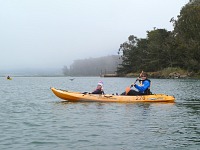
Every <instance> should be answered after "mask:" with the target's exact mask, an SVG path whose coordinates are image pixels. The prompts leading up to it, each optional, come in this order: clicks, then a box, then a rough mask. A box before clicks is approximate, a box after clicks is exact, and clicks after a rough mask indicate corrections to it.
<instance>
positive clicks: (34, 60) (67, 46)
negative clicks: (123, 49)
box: [0, 0, 189, 70]
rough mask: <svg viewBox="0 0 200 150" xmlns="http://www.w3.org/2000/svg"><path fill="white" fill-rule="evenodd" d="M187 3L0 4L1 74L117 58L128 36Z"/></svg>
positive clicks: (57, 0)
mask: <svg viewBox="0 0 200 150" xmlns="http://www.w3.org/2000/svg"><path fill="white" fill-rule="evenodd" d="M188 1H189V0H0V70H4V69H24V68H62V67H63V66H64V65H67V66H69V65H70V64H72V63H73V60H76V59H85V58H90V57H93V58H95V57H101V56H107V55H112V54H117V51H118V49H119V46H120V44H122V43H123V42H125V41H127V38H128V36H129V35H135V36H137V37H138V38H144V37H146V31H148V30H153V27H156V28H165V29H167V30H172V29H173V26H172V24H171V23H170V22H169V21H170V19H171V18H172V17H175V18H176V17H177V15H179V14H180V10H181V8H182V7H183V6H184V5H185V4H186V3H187V2H188Z"/></svg>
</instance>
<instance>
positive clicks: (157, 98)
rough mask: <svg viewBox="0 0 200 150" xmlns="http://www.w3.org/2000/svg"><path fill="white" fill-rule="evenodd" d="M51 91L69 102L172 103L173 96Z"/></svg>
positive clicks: (54, 89) (53, 89)
mask: <svg viewBox="0 0 200 150" xmlns="http://www.w3.org/2000/svg"><path fill="white" fill-rule="evenodd" d="M51 90H52V92H53V93H54V94H55V95H56V96H57V97H59V98H60V99H62V100H66V101H70V102H122V103H123V102H124V103H134V102H167V103H173V102H174V101H175V97H174V96H170V95H165V94H152V95H139V96H126V95H109V94H108V95H107V94H106V95H101V94H89V93H87V94H83V93H80V92H71V91H65V90H60V89H56V88H53V87H52V88H51Z"/></svg>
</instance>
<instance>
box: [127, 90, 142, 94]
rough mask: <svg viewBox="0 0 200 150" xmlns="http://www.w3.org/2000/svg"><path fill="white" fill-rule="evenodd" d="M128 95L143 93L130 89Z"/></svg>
mask: <svg viewBox="0 0 200 150" xmlns="http://www.w3.org/2000/svg"><path fill="white" fill-rule="evenodd" d="M127 95H141V93H139V92H137V91H135V90H130V91H129V92H128V94H127Z"/></svg>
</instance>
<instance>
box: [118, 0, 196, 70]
mask: <svg viewBox="0 0 200 150" xmlns="http://www.w3.org/2000/svg"><path fill="white" fill-rule="evenodd" d="M170 22H171V23H172V24H173V27H174V29H173V30H172V31H167V30H166V29H157V28H154V29H153V30H151V31H147V36H146V38H138V37H136V36H134V35H130V36H129V37H128V41H126V42H124V43H123V44H121V45H120V48H119V51H118V54H119V55H120V57H121V58H122V63H121V64H120V65H119V66H118V68H117V73H118V74H127V73H130V72H139V71H141V70H145V71H159V70H162V69H164V68H168V67H179V68H181V69H185V70H188V71H193V72H199V71H200V0H190V2H188V3H187V4H186V5H185V6H184V7H182V9H181V11H180V15H178V16H177V19H174V18H171V20H170Z"/></svg>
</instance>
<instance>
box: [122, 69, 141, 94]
mask: <svg viewBox="0 0 200 150" xmlns="http://www.w3.org/2000/svg"><path fill="white" fill-rule="evenodd" d="M142 73H143V71H142V72H141V73H140V75H139V77H137V79H136V80H135V82H134V83H133V84H131V86H130V87H126V89H125V95H127V94H128V92H130V90H131V87H133V85H134V84H135V83H136V82H137V81H138V78H140V77H141V75H142Z"/></svg>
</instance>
